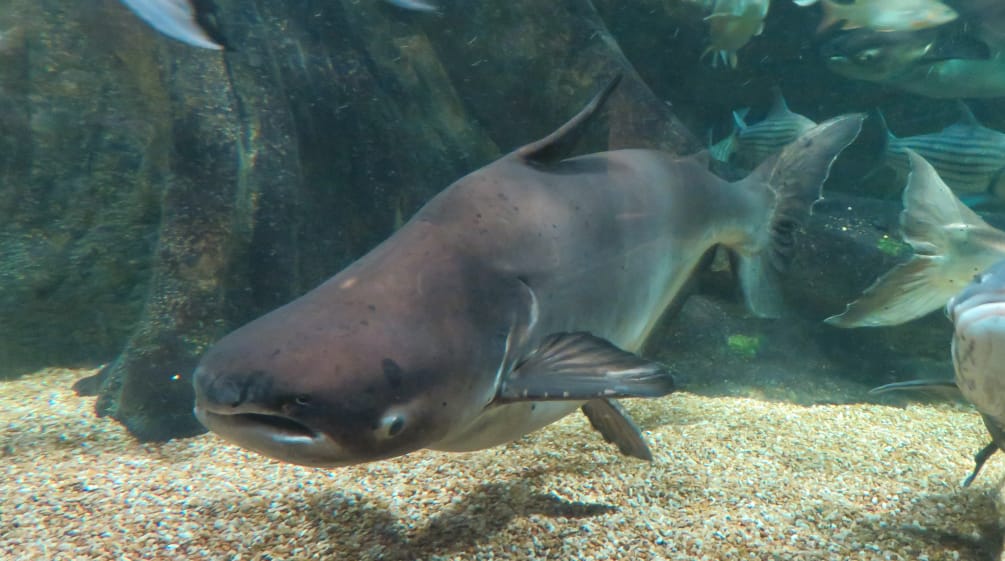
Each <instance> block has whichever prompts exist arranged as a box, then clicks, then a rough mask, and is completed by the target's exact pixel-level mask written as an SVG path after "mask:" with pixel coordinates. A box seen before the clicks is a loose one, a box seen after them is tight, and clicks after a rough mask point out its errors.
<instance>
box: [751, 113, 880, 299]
mask: <svg viewBox="0 0 1005 561" xmlns="http://www.w3.org/2000/svg"><path fill="white" fill-rule="evenodd" d="M863 119H864V116H863V115H861V114H855V115H842V116H840V117H835V118H833V119H831V120H829V121H826V122H824V123H821V124H819V125H817V126H815V127H813V128H812V129H810V130H808V131H806V132H805V133H803V134H802V135H800V136H799V138H797V139H796V140H795V141H793V142H791V143H790V144H788V145H787V146H786V147H785V148H783V149H782V151H781V152H780V153H779V154H778V155H776V156H773V157H771V158H769V159H768V160H766V161H765V162H764V163H762V164H761V165H760V166H758V168H757V169H756V170H754V172H753V173H751V174H750V175H749V176H748V177H747V178H746V179H744V180H743V181H744V183H746V184H747V185H748V186H749V188H750V189H760V190H764V189H765V188H766V189H767V191H768V193H767V195H768V196H769V198H770V202H769V204H768V216H767V219H766V221H765V224H764V227H765V231H764V232H762V233H761V235H763V238H764V239H763V240H761V243H759V244H758V247H757V248H756V249H755V250H754V251H751V252H745V253H743V254H741V255H739V271H738V272H739V276H740V285H741V287H742V289H743V296H744V298H745V299H746V302H747V306H748V307H749V308H750V311H751V312H753V313H754V314H756V315H758V316H762V317H777V316H779V315H781V310H782V299H781V293H780V291H779V288H778V284H779V283H778V275H779V273H781V272H784V270H785V268H786V266H787V265H788V262H789V260H790V259H791V257H792V246H793V238H794V235H795V230H796V229H797V228H798V227H799V226H800V225H802V224H803V223H804V222H805V221H806V219H807V218H808V217H809V215H810V209H811V207H812V206H813V204H814V203H815V202H817V201H818V200H819V199H820V194H821V189H822V187H823V184H824V181H826V180H827V175H828V174H829V173H830V168H831V164H833V163H834V160H836V159H837V157H838V154H840V153H841V151H842V150H844V149H845V147H847V146H848V145H849V144H851V143H852V141H853V140H855V137H856V136H858V133H859V131H860V130H861V129H862V121H863Z"/></svg>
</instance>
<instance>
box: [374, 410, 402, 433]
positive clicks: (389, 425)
mask: <svg viewBox="0 0 1005 561" xmlns="http://www.w3.org/2000/svg"><path fill="white" fill-rule="evenodd" d="M403 430H405V418H404V417H402V416H401V415H394V414H392V415H386V416H385V417H384V418H383V419H381V420H380V426H379V427H378V428H377V435H378V436H379V437H381V438H393V437H395V436H398V435H399V434H401V431H403Z"/></svg>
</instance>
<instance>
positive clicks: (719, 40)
mask: <svg viewBox="0 0 1005 561" xmlns="http://www.w3.org/2000/svg"><path fill="white" fill-rule="evenodd" d="M770 4H771V3H770V0H717V1H716V2H715V6H714V7H713V8H712V14H711V15H709V16H708V17H706V18H705V21H707V22H708V26H709V46H708V48H706V49H705V52H703V53H702V55H701V58H705V57H706V56H708V55H710V54H711V55H712V65H713V66H716V65H717V64H718V63H719V61H720V60H721V61H722V62H724V63H726V64H727V65H729V67H730V68H736V65H737V61H738V59H737V56H736V52H737V51H739V50H740V49H741V48H742V47H743V46H744V45H746V44H747V43H748V42H750V39H751V38H753V37H754V36H755V35H760V34H761V32H762V31H764V18H765V16H767V15H768V8H769V7H770Z"/></svg>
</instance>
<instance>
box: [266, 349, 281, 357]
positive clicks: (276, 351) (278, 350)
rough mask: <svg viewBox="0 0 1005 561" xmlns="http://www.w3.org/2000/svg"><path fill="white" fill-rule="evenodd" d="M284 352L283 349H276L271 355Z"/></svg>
mask: <svg viewBox="0 0 1005 561" xmlns="http://www.w3.org/2000/svg"><path fill="white" fill-rule="evenodd" d="M282 352H283V350H282V349H276V350H274V351H272V354H271V355H269V356H279V355H280V354H281V353H282Z"/></svg>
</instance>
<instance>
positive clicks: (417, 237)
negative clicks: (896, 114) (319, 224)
mask: <svg viewBox="0 0 1005 561" xmlns="http://www.w3.org/2000/svg"><path fill="white" fill-rule="evenodd" d="M597 103H598V102H597V101H596V100H595V101H594V103H592V104H591V106H588V108H587V110H584V112H583V113H581V114H580V116H577V118H576V119H574V120H573V121H571V122H570V123H568V124H567V125H566V126H564V127H562V128H561V129H559V130H558V131H556V133H554V134H553V135H551V136H549V137H548V138H546V139H543V140H541V141H538V142H536V143H533V144H531V145H528V146H525V147H524V148H521V149H519V150H517V151H516V152H514V153H512V154H510V155H508V156H505V157H503V158H501V159H500V160H498V161H496V162H494V163H492V164H490V165H488V166H486V167H484V168H482V169H480V170H477V171H475V172H474V173H472V174H470V175H468V176H466V177H464V178H462V179H460V180H459V181H457V182H456V183H454V184H453V185H451V186H450V187H448V188H447V189H446V190H444V191H443V192H442V193H441V194H439V195H438V196H436V197H434V198H433V199H432V200H431V201H430V202H429V203H427V205H426V206H424V207H423V208H422V209H421V210H420V211H419V212H418V213H417V214H416V215H415V216H414V217H413V218H412V219H411V220H410V221H409V222H408V223H406V224H405V225H404V226H403V227H402V228H400V229H399V230H398V231H397V232H395V234H394V235H392V236H391V237H390V238H389V239H388V240H386V241H385V242H383V243H382V244H380V245H379V246H378V247H376V248H375V249H374V250H372V251H371V252H370V253H368V254H367V255H365V256H363V257H362V258H360V259H359V260H358V261H356V262H355V263H353V264H352V265H350V266H349V267H348V268H346V269H345V270H343V271H342V272H340V273H338V274H337V275H335V277H333V278H332V279H330V280H328V281H327V282H325V283H324V284H322V285H321V286H319V287H317V288H315V289H314V290H312V291H310V292H308V293H307V294H305V295H304V296H302V297H301V298H299V299H297V300H295V301H293V302H291V303H289V304H287V305H286V306H283V307H281V308H279V309H277V310H275V311H273V312H271V313H269V314H267V315H265V316H263V317H261V318H259V319H257V320H255V321H253V322H251V323H249V324H248V325H246V326H244V327H242V328H240V329H238V330H236V331H234V332H233V333H231V334H230V335H227V336H226V337H224V338H223V339H222V340H220V341H219V342H218V343H217V344H216V345H214V346H213V347H212V348H211V349H210V350H209V351H208V352H207V353H206V355H205V356H204V357H203V359H202V361H201V362H200V365H199V367H198V368H197V370H196V372H195V376H194V378H195V380H194V384H195V389H196V398H197V400H196V415H197V417H198V418H199V419H200V420H201V421H202V422H203V423H204V424H205V425H206V426H207V427H208V428H210V429H211V430H213V431H215V432H217V433H218V434H220V435H221V436H223V437H224V438H227V439H228V440H231V441H234V442H236V443H238V444H240V445H242V446H245V447H247V448H250V449H252V450H256V451H258V452H260V453H263V454H265V455H269V456H272V457H276V458H279V459H282V460H285V461H290V462H294V463H300V464H307V465H320V466H337V465H349V464H355V463H360V462H367V461H374V460H379V459H382V458H388V457H393V456H398V455H402V454H405V453H408V452H410V451H413V450H417V449H420V448H431V449H437V450H450V451H464V450H477V449H483V448H487V447H491V446H495V445H498V444H502V443H505V442H509V441H512V440H514V439H516V438H519V437H520V436H522V435H524V434H527V433H529V432H532V431H534V430H536V429H538V428H540V427H543V426H545V425H547V424H549V423H551V422H554V421H555V420H557V419H559V418H561V417H563V416H565V415H567V414H569V413H570V412H573V411H575V410H576V409H577V408H582V409H583V410H584V412H585V413H586V414H587V416H588V418H589V419H590V421H591V423H592V424H593V425H594V427H596V428H597V429H598V430H600V432H601V434H602V435H603V436H604V437H605V438H607V439H608V440H611V441H614V442H615V443H617V444H618V446H619V447H620V448H621V449H622V452H624V453H626V454H629V455H633V456H636V457H641V458H646V457H648V456H649V452H648V449H647V448H646V447H645V444H644V441H642V440H641V436H640V435H638V434H636V433H637V432H638V431H637V429H636V428H635V427H634V425H633V424H632V423H631V422H630V420H628V419H627V417H625V416H624V412H623V411H621V410H620V408H619V407H618V406H617V403H616V402H615V401H614V398H618V397H657V396H660V395H664V394H666V393H668V392H670V391H672V390H673V379H672V377H671V376H670V375H669V373H668V372H666V370H665V369H664V368H663V367H662V366H661V365H658V364H655V363H651V362H649V361H646V360H644V359H641V358H639V357H637V356H636V355H634V354H633V353H632V351H635V350H637V349H638V348H639V347H640V346H641V345H642V343H643V341H644V340H645V338H646V336H647V335H648V334H649V332H650V331H651V330H652V328H653V326H654V325H655V323H656V321H657V319H658V318H659V317H660V315H661V314H662V313H663V312H664V310H665V309H666V308H667V307H668V306H669V304H670V302H671V301H672V300H673V299H674V298H675V297H676V296H677V295H678V293H679V291H680V289H681V287H682V286H683V285H684V283H685V281H686V280H687V278H688V276H689V275H690V274H691V273H692V271H693V269H694V268H695V267H696V265H697V264H698V263H699V261H700V259H701V257H702V255H703V254H704V253H705V252H706V251H707V250H708V249H710V248H712V247H713V246H715V245H716V244H722V245H725V246H727V247H730V248H732V249H733V250H734V251H736V252H737V253H738V254H739V255H740V259H741V261H745V262H747V263H748V265H747V266H746V267H744V268H743V270H741V275H744V276H745V278H746V279H747V282H746V283H745V284H746V286H747V288H748V289H747V294H748V302H749V303H750V304H751V307H752V308H753V309H755V311H757V310H760V311H764V310H768V306H770V303H771V298H770V294H768V296H765V297H762V296H761V294H760V292H762V291H763V292H765V293H770V292H771V291H770V290H769V287H768V286H767V284H768V281H767V280H766V279H769V278H770V277H771V274H772V271H773V269H772V267H771V265H770V262H773V261H774V260H775V258H776V257H777V253H778V252H777V251H776V246H775V245H774V242H775V241H776V240H775V239H774V238H773V237H772V231H774V232H775V235H781V236H785V235H786V233H787V232H788V230H783V229H778V228H773V227H772V226H773V223H774V221H776V220H785V221H787V222H788V223H791V222H792V221H795V222H797V223H798V221H799V220H800V218H802V217H804V216H805V215H807V214H808V209H809V206H810V205H811V204H812V202H814V201H815V200H816V199H817V197H818V196H819V192H820V184H821V183H822V182H823V180H824V179H825V178H826V174H827V172H828V169H829V167H830V164H831V163H832V161H833V160H834V158H835V157H836V156H837V154H838V153H839V152H840V150H841V149H843V148H844V146H846V145H847V144H848V143H850V142H851V140H852V139H853V138H854V137H855V135H856V134H857V132H858V129H859V127H860V124H861V117H859V116H849V117H844V118H839V119H835V120H833V121H831V122H828V123H825V124H823V125H821V126H820V127H818V128H817V129H814V131H811V132H810V133H808V134H807V135H806V137H805V139H804V141H801V142H802V143H801V144H800V143H796V144H794V145H793V147H792V148H791V149H786V150H785V151H783V152H782V154H781V155H779V156H778V157H777V158H776V159H774V160H773V161H772V162H770V163H769V164H766V166H765V167H763V169H759V170H758V171H757V172H755V173H754V174H751V176H749V177H748V178H747V179H744V180H742V181H740V182H737V183H732V184H730V183H726V182H725V181H723V180H721V179H719V178H718V177H716V176H714V175H712V174H710V173H709V172H708V171H706V169H705V166H704V165H703V162H700V161H696V160H692V159H677V158H675V157H673V156H671V155H669V154H666V153H663V152H658V151H652V150H623V151H617V152H605V153H599V154H592V155H589V156H582V157H578V158H573V159H569V160H561V157H562V156H563V155H564V154H563V153H564V151H565V149H564V148H563V146H565V145H566V144H567V142H566V141H567V139H568V138H570V137H571V136H574V135H573V132H574V129H576V128H577V127H578V125H579V124H581V122H583V121H585V119H586V117H588V116H589V114H590V113H592V111H593V110H594V109H595V108H596V105H597ZM777 185H784V186H785V188H786V189H787V190H786V191H784V192H777V193H776V191H775V190H774V189H775V187H773V186H777ZM789 190H791V191H789ZM783 241H786V242H787V241H788V240H783Z"/></svg>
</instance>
